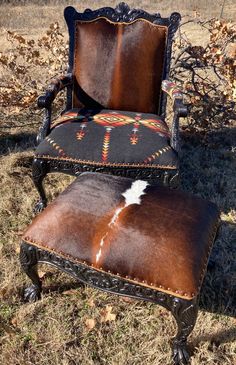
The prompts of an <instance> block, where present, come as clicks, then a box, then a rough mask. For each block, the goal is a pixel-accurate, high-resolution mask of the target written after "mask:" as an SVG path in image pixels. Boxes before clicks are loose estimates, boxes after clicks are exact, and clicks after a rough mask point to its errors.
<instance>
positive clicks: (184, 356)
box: [171, 298, 198, 365]
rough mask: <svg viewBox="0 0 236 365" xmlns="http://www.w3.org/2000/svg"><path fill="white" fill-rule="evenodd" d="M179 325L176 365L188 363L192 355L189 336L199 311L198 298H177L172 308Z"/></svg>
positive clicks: (174, 352) (175, 340)
mask: <svg viewBox="0 0 236 365" xmlns="http://www.w3.org/2000/svg"><path fill="white" fill-rule="evenodd" d="M171 312H172V314H173V316H174V317H175V319H176V322H177V325H178V332H177V335H176V337H175V338H174V343H173V360H174V364H175V365H185V364H188V361H189V358H190V355H189V352H188V349H187V338H188V336H189V335H190V333H191V332H192V330H193V328H194V326H195V323H196V319H197V313H198V302H197V300H196V299H193V300H185V299H180V298H175V299H174V302H173V306H172V309H171Z"/></svg>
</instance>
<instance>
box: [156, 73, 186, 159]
mask: <svg viewBox="0 0 236 365" xmlns="http://www.w3.org/2000/svg"><path fill="white" fill-rule="evenodd" d="M161 88H162V90H163V91H164V92H166V93H167V94H168V95H169V96H170V97H171V99H172V100H173V112H174V117H173V121H172V127H171V139H170V145H171V147H172V148H173V149H174V150H175V151H176V152H179V149H180V143H179V118H180V117H187V115H188V109H187V106H186V105H184V103H183V93H182V91H181V90H180V89H179V88H178V87H177V86H176V84H175V83H174V82H171V81H169V80H163V81H162V84H161Z"/></svg>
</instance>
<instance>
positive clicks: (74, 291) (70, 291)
mask: <svg viewBox="0 0 236 365" xmlns="http://www.w3.org/2000/svg"><path fill="white" fill-rule="evenodd" d="M62 294H63V295H74V294H78V290H76V289H70V290H65V291H63V292H62Z"/></svg>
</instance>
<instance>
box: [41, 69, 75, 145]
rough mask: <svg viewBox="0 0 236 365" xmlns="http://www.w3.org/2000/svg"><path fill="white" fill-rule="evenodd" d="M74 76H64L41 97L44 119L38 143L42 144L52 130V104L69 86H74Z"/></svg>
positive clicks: (52, 83)
mask: <svg viewBox="0 0 236 365" xmlns="http://www.w3.org/2000/svg"><path fill="white" fill-rule="evenodd" d="M72 83H73V76H72V74H67V75H63V76H61V77H59V78H57V79H55V80H53V81H52V82H51V84H50V85H49V86H48V88H47V90H46V92H45V94H44V95H41V96H40V97H39V98H38V107H39V108H44V109H45V110H44V118H43V123H42V125H41V127H40V128H39V132H38V135H37V143H40V142H42V141H43V140H44V138H45V137H46V136H47V134H48V133H49V130H50V124H51V106H52V102H53V100H54V99H55V97H56V96H57V94H58V93H59V92H60V91H61V90H62V89H64V88H65V87H67V86H70V85H72Z"/></svg>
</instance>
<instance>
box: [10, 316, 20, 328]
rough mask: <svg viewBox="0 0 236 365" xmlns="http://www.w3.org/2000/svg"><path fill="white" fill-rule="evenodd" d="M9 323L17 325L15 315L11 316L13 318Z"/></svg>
mask: <svg viewBox="0 0 236 365" xmlns="http://www.w3.org/2000/svg"><path fill="white" fill-rule="evenodd" d="M11 324H12V325H13V326H14V327H17V325H18V321H17V318H16V317H13V318H12V319H11Z"/></svg>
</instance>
